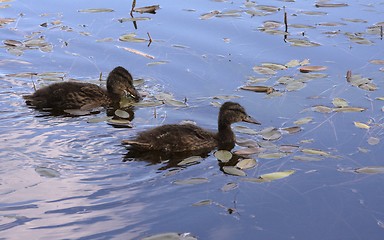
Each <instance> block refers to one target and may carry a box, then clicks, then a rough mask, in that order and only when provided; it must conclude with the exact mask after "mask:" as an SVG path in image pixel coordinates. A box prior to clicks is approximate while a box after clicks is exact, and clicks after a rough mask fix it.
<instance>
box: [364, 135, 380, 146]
mask: <svg viewBox="0 0 384 240" xmlns="http://www.w3.org/2000/svg"><path fill="white" fill-rule="evenodd" d="M367 142H368V144H369V145H376V144H379V143H380V138H376V137H369V138H368V140H367Z"/></svg>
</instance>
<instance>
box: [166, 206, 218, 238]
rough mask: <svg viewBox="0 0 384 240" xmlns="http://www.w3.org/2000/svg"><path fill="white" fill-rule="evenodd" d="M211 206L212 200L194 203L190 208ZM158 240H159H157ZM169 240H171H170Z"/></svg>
mask: <svg viewBox="0 0 384 240" xmlns="http://www.w3.org/2000/svg"><path fill="white" fill-rule="evenodd" d="M211 204H212V200H209V199H208V200H201V201H198V202H196V203H194V204H192V206H196V207H198V206H207V205H211ZM179 239H180V238H179V237H178V238H177V239H175V240H179ZM159 240H160V239H159ZM161 240H165V239H163V238H162V239H161ZM170 240H171V239H170Z"/></svg>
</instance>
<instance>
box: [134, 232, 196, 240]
mask: <svg viewBox="0 0 384 240" xmlns="http://www.w3.org/2000/svg"><path fill="white" fill-rule="evenodd" d="M141 240H197V238H195V237H193V236H191V234H190V233H182V234H179V233H174V232H169V233H160V234H156V235H152V236H149V237H145V238H141Z"/></svg>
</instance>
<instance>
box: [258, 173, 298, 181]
mask: <svg viewBox="0 0 384 240" xmlns="http://www.w3.org/2000/svg"><path fill="white" fill-rule="evenodd" d="M294 172H295V170H288V171H283V172H273V173H267V174H263V175H260V176H259V179H260V180H261V181H262V182H270V181H273V180H277V179H281V178H286V177H288V176H290V175H292V174H293V173H294Z"/></svg>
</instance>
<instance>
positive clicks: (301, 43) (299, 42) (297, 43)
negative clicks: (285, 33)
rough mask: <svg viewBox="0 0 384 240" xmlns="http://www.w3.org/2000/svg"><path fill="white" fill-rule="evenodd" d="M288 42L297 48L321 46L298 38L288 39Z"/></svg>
mask: <svg viewBox="0 0 384 240" xmlns="http://www.w3.org/2000/svg"><path fill="white" fill-rule="evenodd" d="M287 42H289V43H291V46H296V47H317V46H321V44H319V43H315V42H311V41H309V40H306V39H298V38H288V39H287Z"/></svg>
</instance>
